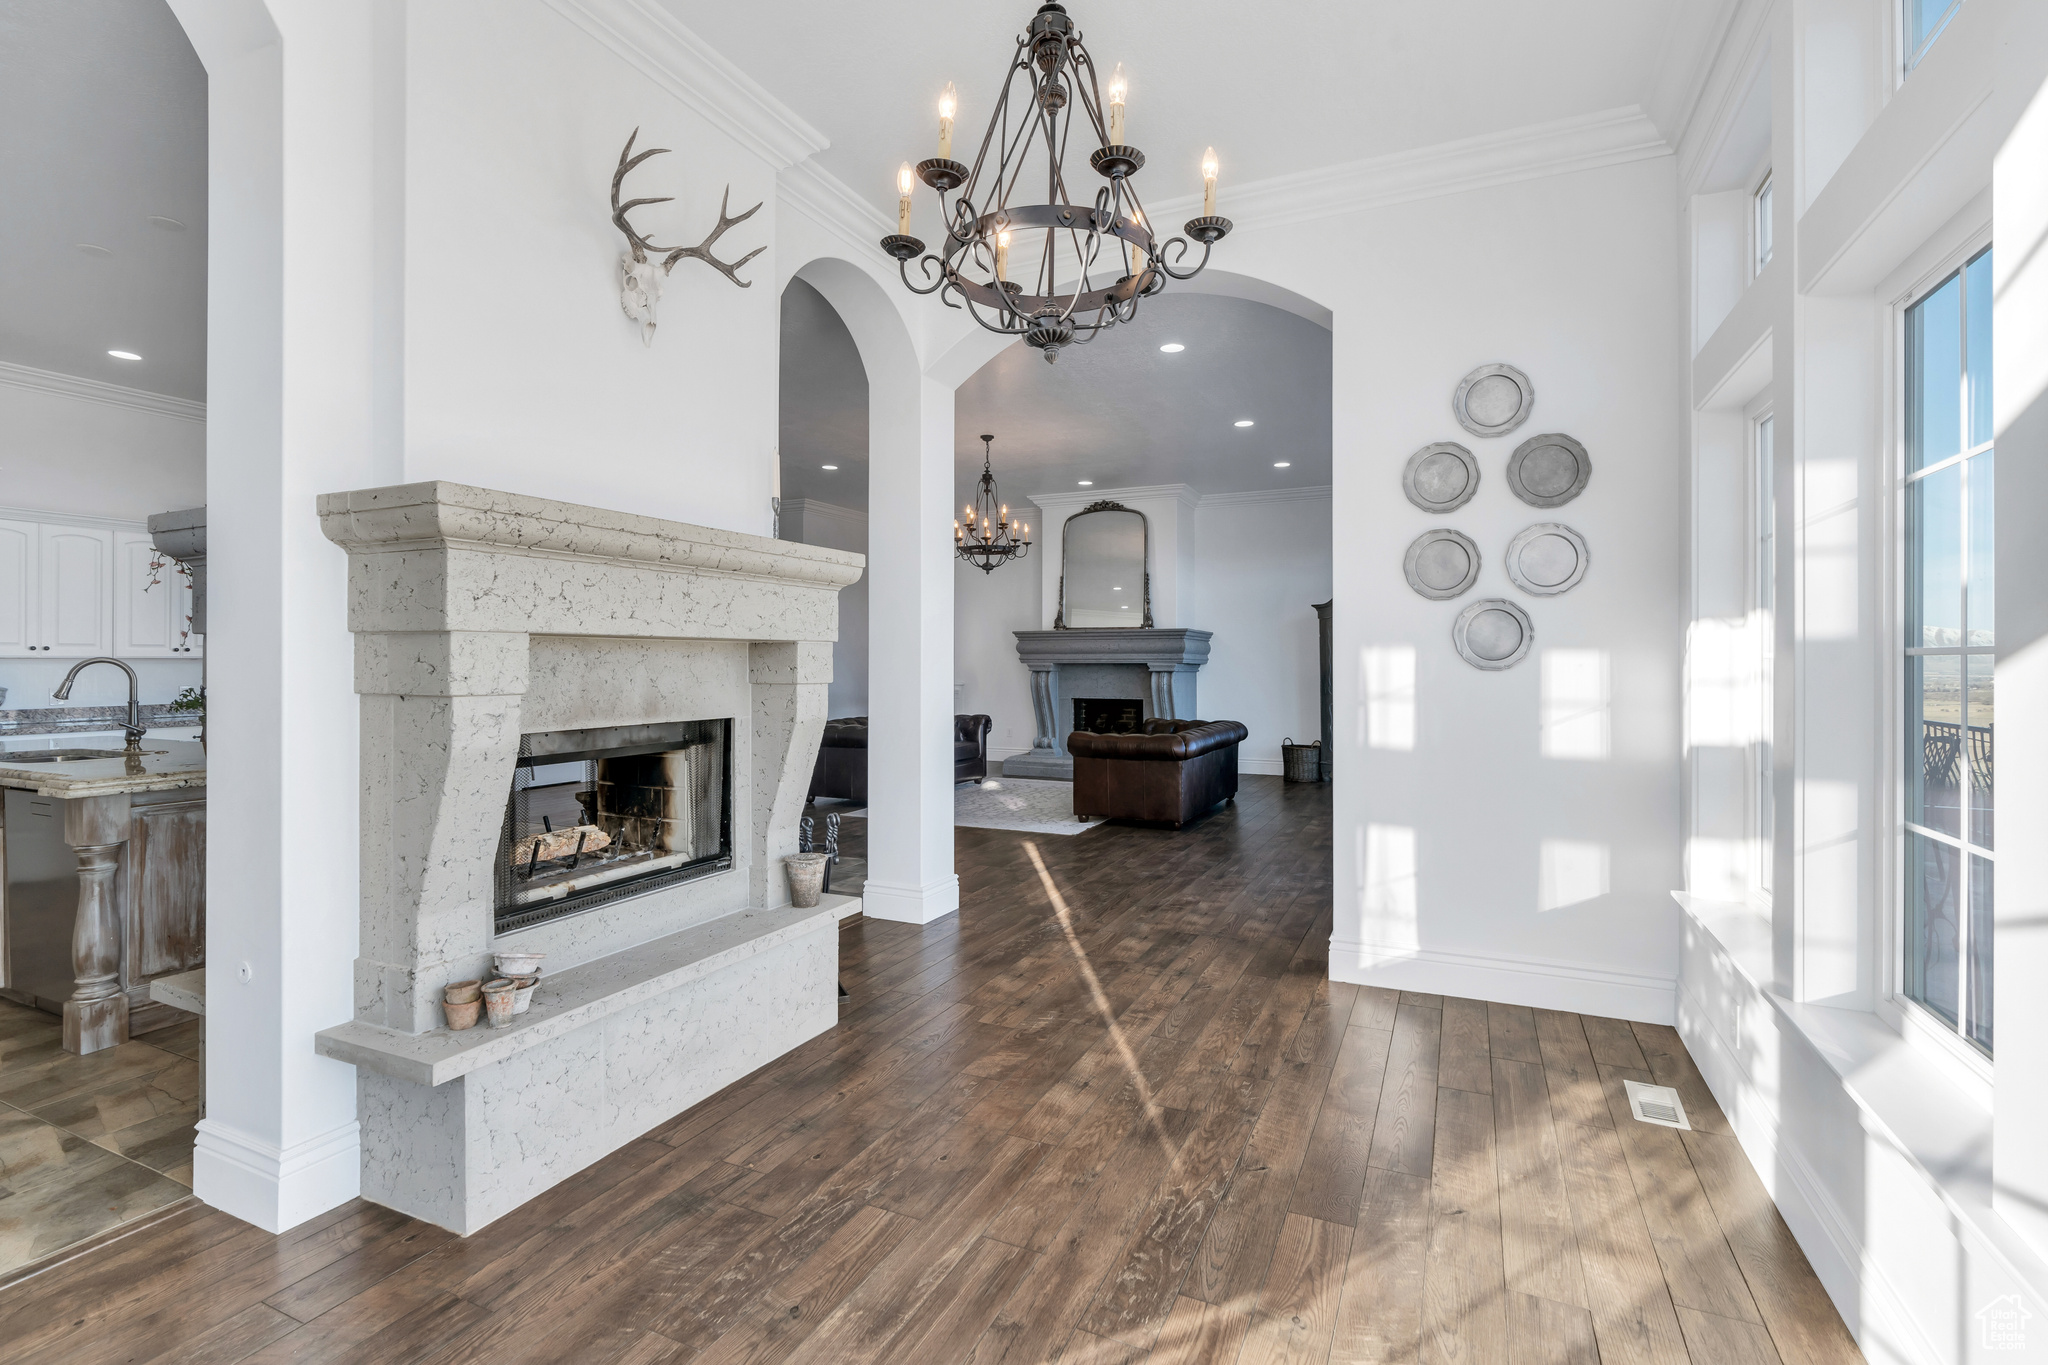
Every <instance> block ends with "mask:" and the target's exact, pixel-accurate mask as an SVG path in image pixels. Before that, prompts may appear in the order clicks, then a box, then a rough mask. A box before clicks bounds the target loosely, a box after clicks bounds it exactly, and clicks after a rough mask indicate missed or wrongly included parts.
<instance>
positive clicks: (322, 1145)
mask: <svg viewBox="0 0 2048 1365" xmlns="http://www.w3.org/2000/svg"><path fill="white" fill-rule="evenodd" d="M361 1190H362V1137H361V1129H360V1126H359V1125H358V1124H357V1123H356V1121H355V1120H354V1119H350V1120H349V1121H348V1122H347V1123H344V1124H342V1125H341V1126H339V1127H337V1128H333V1129H330V1130H329V1131H327V1132H325V1133H322V1134H320V1135H319V1136H317V1137H312V1138H308V1139H306V1140H305V1141H304V1142H298V1143H294V1144H292V1146H291V1147H289V1148H280V1147H277V1146H274V1145H272V1144H271V1143H268V1142H266V1141H264V1140H263V1139H261V1138H259V1137H257V1136H255V1135H254V1134H252V1133H245V1132H243V1131H241V1130H240V1129H237V1128H233V1127H230V1126H229V1125H228V1124H225V1123H223V1122H221V1121H220V1120H218V1119H211V1118H207V1119H201V1120H200V1121H199V1133H198V1137H197V1138H196V1139H195V1140H194V1142H193V1146H192V1193H194V1194H196V1195H198V1196H199V1198H200V1199H201V1200H203V1201H205V1202H206V1203H208V1204H211V1205H212V1206H213V1207H214V1208H217V1209H219V1210H221V1212H223V1213H231V1214H233V1215H234V1216H235V1217H237V1218H239V1219H241V1220H242V1221H243V1222H245V1223H254V1224H255V1225H256V1226H257V1227H259V1228H262V1229H263V1230H264V1231H266V1232H283V1231H285V1230H286V1229H287V1228H294V1227H297V1226H298V1225H299V1224H301V1223H303V1222H305V1221H306V1220H307V1219H308V1218H311V1217H313V1216H314V1215H316V1214H321V1213H325V1212H327V1210H329V1209H331V1208H333V1207H335V1206H336V1205H337V1204H345V1203H347V1202H348V1201H349V1200H351V1199H353V1198H355V1197H356V1195H357V1194H358V1193H360V1192H361Z"/></svg>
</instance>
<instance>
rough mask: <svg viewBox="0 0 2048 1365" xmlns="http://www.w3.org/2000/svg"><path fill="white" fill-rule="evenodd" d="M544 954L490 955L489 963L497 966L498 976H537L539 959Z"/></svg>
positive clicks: (538, 973)
mask: <svg viewBox="0 0 2048 1365" xmlns="http://www.w3.org/2000/svg"><path fill="white" fill-rule="evenodd" d="M546 956H547V954H546V953H492V954H491V961H492V962H494V963H496V964H497V966H498V975H499V976H539V975H540V963H541V959H542V958H544V957H546Z"/></svg>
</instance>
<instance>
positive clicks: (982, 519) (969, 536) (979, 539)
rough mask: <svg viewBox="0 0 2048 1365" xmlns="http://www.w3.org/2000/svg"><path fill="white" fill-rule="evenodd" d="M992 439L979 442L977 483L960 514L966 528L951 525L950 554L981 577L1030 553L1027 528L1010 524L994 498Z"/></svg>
mask: <svg viewBox="0 0 2048 1365" xmlns="http://www.w3.org/2000/svg"><path fill="white" fill-rule="evenodd" d="M995 439H996V438H995V437H993V436H984V437H982V438H981V482H980V484H979V485H977V486H976V488H975V490H974V501H973V502H971V503H969V504H968V505H967V508H966V511H965V513H964V515H965V516H966V519H967V520H966V524H965V525H962V524H961V522H960V521H959V520H957V519H956V520H955V521H954V522H953V548H954V550H955V551H956V552H957V553H958V554H959V556H960V557H961V558H962V559H964V560H966V561H967V562H968V563H969V564H972V565H974V566H975V567H976V568H978V569H980V570H981V571H982V572H983V573H992V572H994V570H995V567H996V565H998V564H1007V563H1009V562H1010V561H1011V560H1013V559H1022V558H1024V557H1025V556H1026V555H1028V554H1030V553H1031V528H1030V527H1029V526H1026V525H1025V524H1024V523H1023V522H1021V521H1020V522H1015V523H1013V522H1011V520H1010V509H1009V506H1008V505H1007V504H1006V503H1004V502H1003V501H1002V500H1001V499H1000V498H999V497H998V496H997V494H996V476H995V474H994V473H993V472H992V471H991V470H990V468H989V443H990V442H992V441H994V440H995Z"/></svg>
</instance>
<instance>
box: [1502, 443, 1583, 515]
mask: <svg viewBox="0 0 2048 1365" xmlns="http://www.w3.org/2000/svg"><path fill="white" fill-rule="evenodd" d="M1592 477H1593V460H1592V457H1591V456H1589V455H1587V454H1586V448H1585V447H1584V446H1582V445H1580V444H1579V443H1578V442H1577V441H1574V440H1573V439H1572V438H1571V437H1569V436H1566V435H1565V434H1564V433H1562V432H1556V431H1553V432H1551V433H1549V434H1548V435H1544V436H1531V437H1530V438H1529V439H1528V440H1526V441H1524V442H1522V443H1521V444H1520V445H1518V446H1516V447H1515V453H1514V454H1513V455H1511V456H1509V457H1508V487H1509V488H1511V489H1513V490H1514V494H1515V496H1516V497H1518V498H1520V499H1521V500H1522V501H1523V502H1526V503H1528V504H1529V505H1530V506H1531V507H1562V506H1564V505H1565V504H1566V503H1568V502H1570V501H1571V500H1572V499H1573V498H1576V497H1577V496H1578V495H1579V494H1581V493H1583V492H1585V491H1586V481H1587V480H1588V479H1590V478H1592Z"/></svg>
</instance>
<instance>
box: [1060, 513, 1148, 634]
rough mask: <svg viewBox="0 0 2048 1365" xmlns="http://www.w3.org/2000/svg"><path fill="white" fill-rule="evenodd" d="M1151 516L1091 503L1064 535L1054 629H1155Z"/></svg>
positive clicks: (1061, 543)
mask: <svg viewBox="0 0 2048 1365" xmlns="http://www.w3.org/2000/svg"><path fill="white" fill-rule="evenodd" d="M1146 532H1147V527H1146V524H1145V514H1144V513H1143V512H1136V511H1133V510H1132V509H1130V508H1128V507H1126V506H1124V505H1123V504H1122V503H1120V502H1098V503H1091V504H1090V505H1089V506H1087V507H1084V508H1082V509H1081V510H1080V511H1078V512H1076V513H1074V515H1073V516H1071V517H1068V518H1067V524H1066V526H1065V527H1064V528H1062V533H1061V535H1060V609H1059V614H1058V615H1057V616H1055V617H1053V621H1052V626H1053V629H1054V630H1142V629H1150V628H1151V625H1152V577H1151V575H1150V574H1149V573H1147V572H1146V566H1147V560H1146V553H1147V551H1148V549H1149V546H1148V545H1147V543H1146V541H1147V536H1146Z"/></svg>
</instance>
